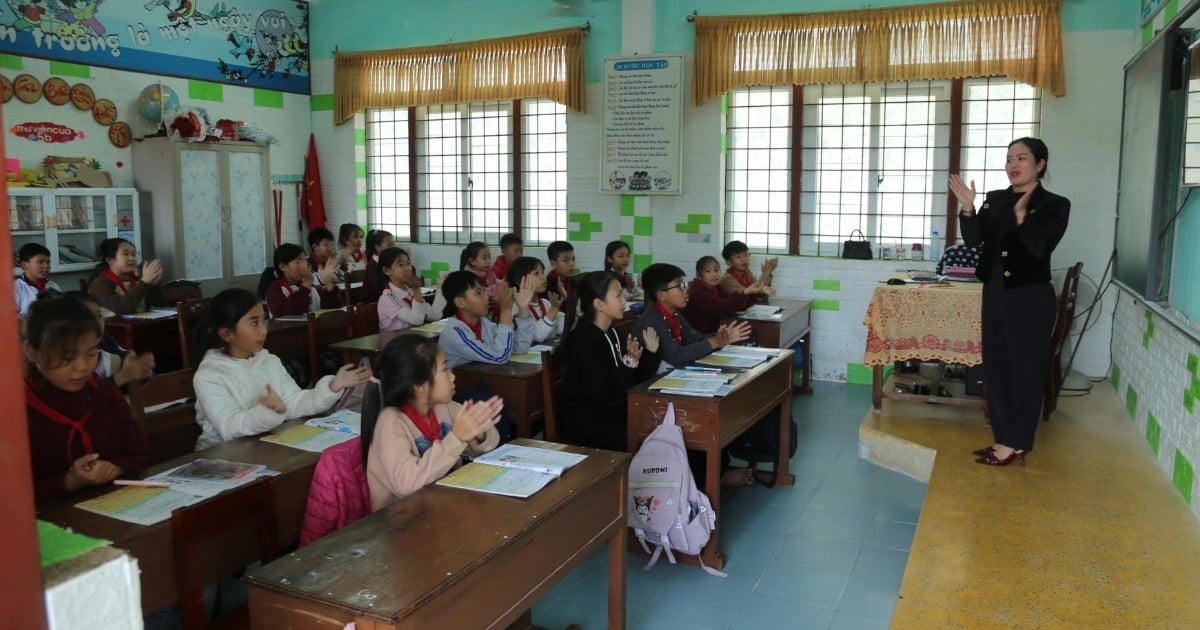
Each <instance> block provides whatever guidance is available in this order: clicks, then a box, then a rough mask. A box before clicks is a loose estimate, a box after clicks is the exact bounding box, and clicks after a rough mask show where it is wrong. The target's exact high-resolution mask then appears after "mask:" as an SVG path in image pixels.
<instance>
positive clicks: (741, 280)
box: [728, 267, 754, 287]
mask: <svg viewBox="0 0 1200 630" xmlns="http://www.w3.org/2000/svg"><path fill="white" fill-rule="evenodd" d="M728 271H729V275H731V276H733V279H734V280H737V281H738V284H740V285H742V287H748V286H750V285H752V284H754V283H753V282H751V281H750V274H746V275H744V276H743V275H742V272H740V271H738V270H737V269H734V268H733V267H730V268H729V269H728Z"/></svg>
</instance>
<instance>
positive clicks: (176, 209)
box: [133, 138, 272, 295]
mask: <svg viewBox="0 0 1200 630" xmlns="http://www.w3.org/2000/svg"><path fill="white" fill-rule="evenodd" d="M268 158H269V153H268V150H267V148H266V147H261V146H258V145H255V144H251V143H240V142H239V143H191V142H172V141H171V140H169V139H166V138H150V139H147V140H144V141H142V142H139V143H135V144H134V146H133V166H134V182H135V183H136V185H137V188H138V189H139V190H142V191H144V192H145V193H146V194H147V195H148V197H149V201H148V202H145V205H147V206H149V207H151V208H152V210H151V211H150V212H149V213H148V214H149V215H150V218H149V221H148V223H147V229H146V231H147V233H148V235H152V236H151V238H149V239H147V240H148V245H147V249H153V254H154V256H155V257H157V258H160V259H162V261H163V263H164V264H165V265H166V267H167V276H168V277H171V278H187V279H189V280H200V281H202V282H203V284H204V292H205V294H206V295H210V294H212V293H214V292H216V291H219V290H221V289H224V288H226V287H228V286H230V285H238V286H243V287H252V285H253V284H254V283H255V282H257V279H258V276H259V274H261V273H262V271H263V269H264V268H265V267H266V266H267V265H268V264H269V261H270V260H271V256H272V251H271V250H270V244H271V241H270V240H269V238H268V234H269V233H270V225H271V220H270V216H269V215H268V213H267V208H268V207H269V204H270V200H269V195H270V183H269V177H270V172H271V168H270V163H269V159H268Z"/></svg>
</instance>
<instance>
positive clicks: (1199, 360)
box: [1187, 352, 1200, 376]
mask: <svg viewBox="0 0 1200 630" xmlns="http://www.w3.org/2000/svg"><path fill="white" fill-rule="evenodd" d="M1187 370H1188V372H1189V373H1190V374H1191V375H1192V376H1200V374H1197V373H1196V372H1197V371H1200V357H1197V356H1196V355H1194V354H1192V353H1190V352H1189V353H1188V368H1187Z"/></svg>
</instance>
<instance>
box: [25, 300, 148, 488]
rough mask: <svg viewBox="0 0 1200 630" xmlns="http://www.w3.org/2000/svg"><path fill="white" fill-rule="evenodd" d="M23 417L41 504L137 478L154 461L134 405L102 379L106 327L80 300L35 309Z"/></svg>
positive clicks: (29, 327)
mask: <svg viewBox="0 0 1200 630" xmlns="http://www.w3.org/2000/svg"><path fill="white" fill-rule="evenodd" d="M21 353H22V355H23V357H24V359H25V413H26V416H27V419H28V422H29V455H30V460H31V463H32V464H33V482H34V495H35V497H36V498H37V500H38V501H43V500H46V499H54V498H57V497H61V496H64V495H67V494H70V493H72V492H75V491H77V490H80V489H83V488H86V487H88V486H95V485H99V484H104V483H108V482H110V481H112V480H113V479H116V478H117V477H124V476H130V475H134V474H136V473H137V472H138V471H140V470H141V469H143V468H145V467H146V466H149V465H150V463H151V461H153V458H154V455H153V452H152V451H151V449H150V444H149V442H148V441H147V440H146V435H145V433H143V432H142V427H141V425H140V424H139V423H138V422H137V420H135V419H134V417H133V412H132V411H131V410H130V409H129V403H127V402H125V398H124V397H123V396H122V395H121V392H120V390H118V389H117V387H116V385H113V384H112V383H110V382H108V381H105V380H101V379H98V378H96V376H95V370H96V362H97V361H98V360H99V358H100V325H99V324H98V323H97V321H96V318H95V317H94V316H93V315H92V312H91V311H90V310H88V307H87V306H85V305H84V304H83V303H82V302H80V301H79V300H76V299H74V298H70V297H56V298H49V299H43V300H38V301H37V302H34V303H33V305H32V306H30V307H29V315H28V317H27V319H26V322H25V338H24V341H22V342H21Z"/></svg>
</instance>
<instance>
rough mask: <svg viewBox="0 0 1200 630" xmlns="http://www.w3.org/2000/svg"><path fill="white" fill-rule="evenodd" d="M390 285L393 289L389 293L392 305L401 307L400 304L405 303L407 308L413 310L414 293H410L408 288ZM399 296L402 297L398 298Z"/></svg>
mask: <svg viewBox="0 0 1200 630" xmlns="http://www.w3.org/2000/svg"><path fill="white" fill-rule="evenodd" d="M388 284H389V285H390V286H391V287H392V290H391V291H388V297H389V298H391V300H392V303H393V304H395V305H396V306H400V303H401V302H403V303H404V305H405V306H407V307H409V308H412V303H413V299H412V291H409V290H408V288H406V287H398V286H396V285H395V284H392V283H390V282H389V283H388ZM397 295H400V297H398V298H397V297H396V296H397Z"/></svg>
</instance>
